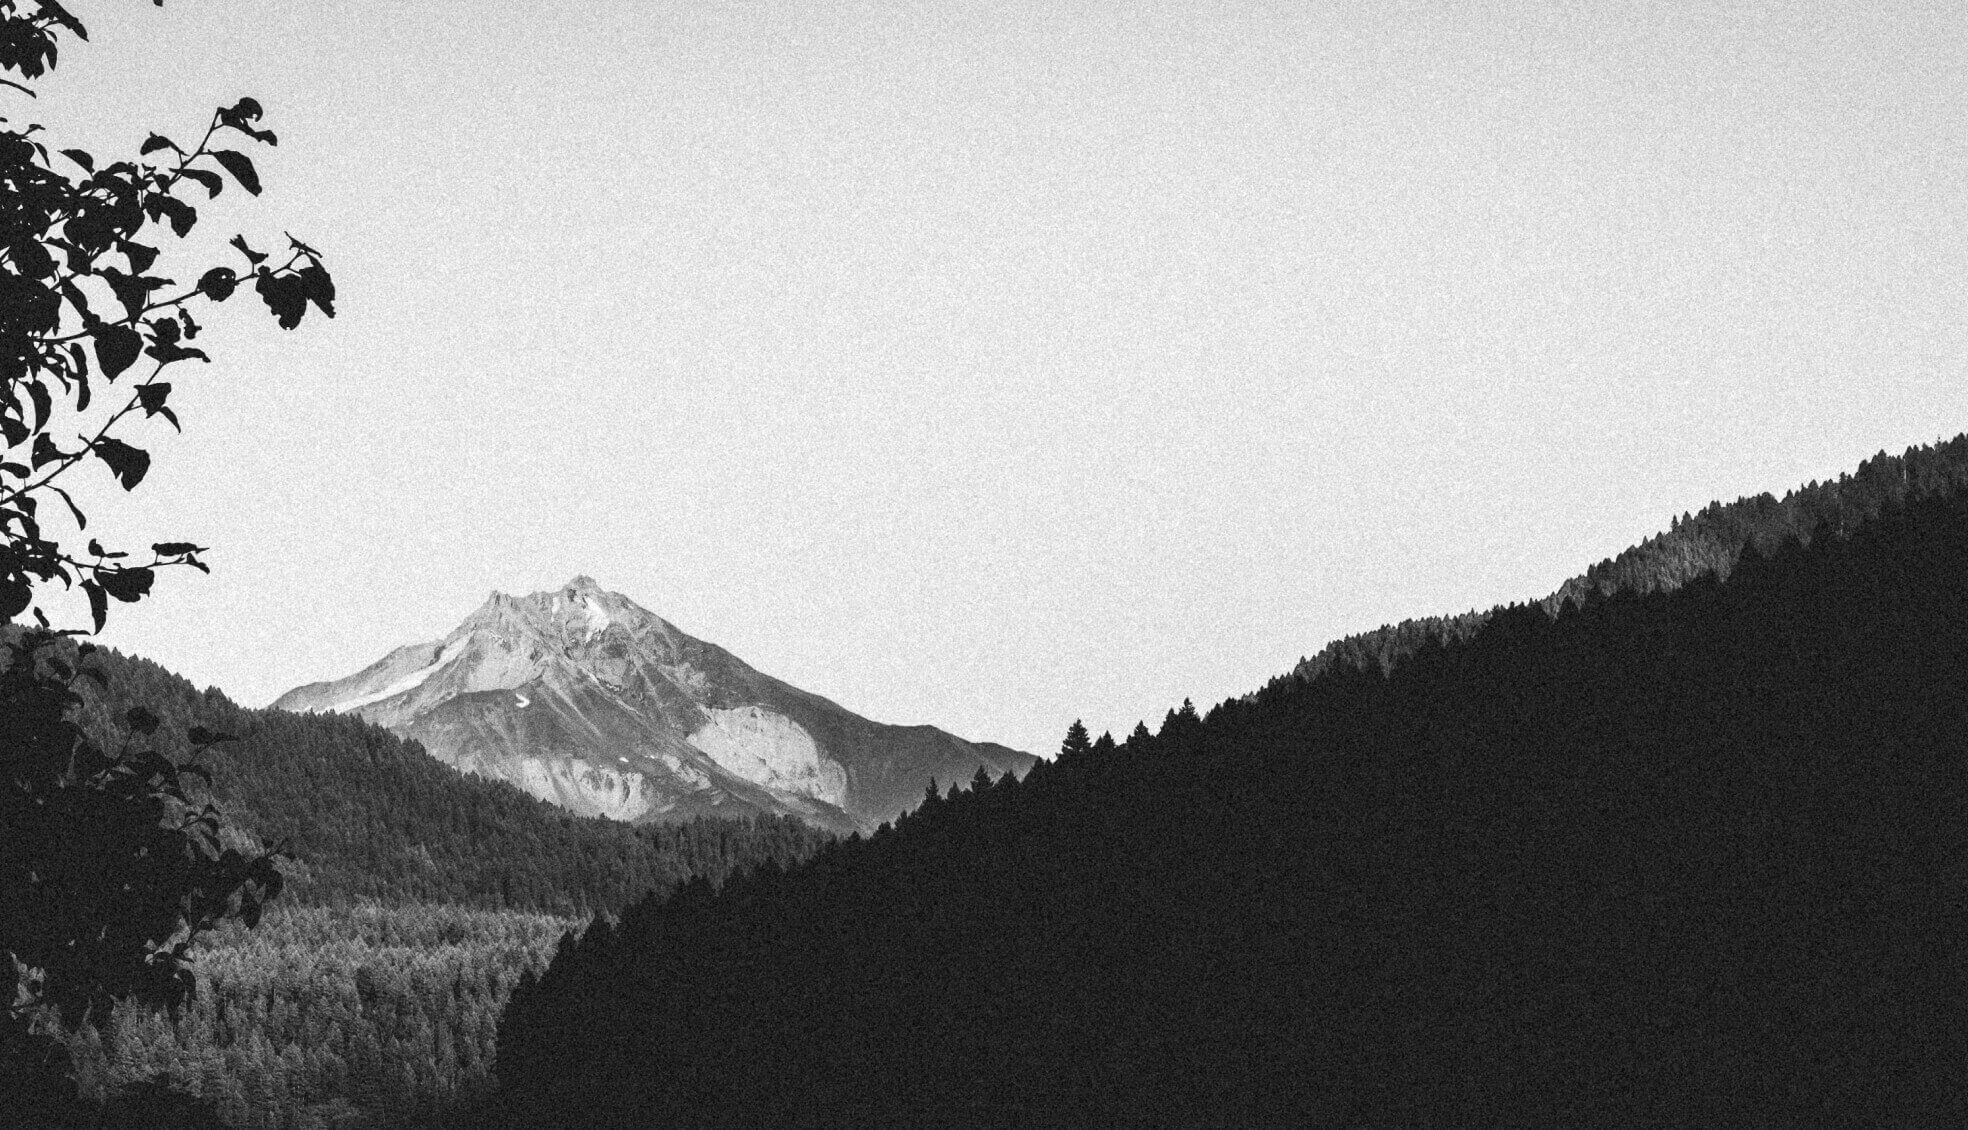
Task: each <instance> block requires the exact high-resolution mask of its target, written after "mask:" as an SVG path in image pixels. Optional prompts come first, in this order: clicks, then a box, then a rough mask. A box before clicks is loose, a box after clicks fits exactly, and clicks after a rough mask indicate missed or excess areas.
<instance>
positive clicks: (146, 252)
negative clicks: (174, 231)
mask: <svg viewBox="0 0 1968 1130" xmlns="http://www.w3.org/2000/svg"><path fill="white" fill-rule="evenodd" d="M164 199H166V200H168V199H170V197H168V196H167V197H165V198H164ZM178 234H179V235H183V234H184V233H183V232H179V233H178ZM123 254H124V255H126V256H128V257H129V260H130V269H131V270H133V271H135V272H136V273H138V274H140V275H141V274H143V273H144V272H145V271H148V270H150V265H151V264H152V263H155V262H157V249H156V248H155V247H146V246H144V245H143V244H141V243H133V242H131V241H129V240H127V239H126V240H124V241H123Z"/></svg>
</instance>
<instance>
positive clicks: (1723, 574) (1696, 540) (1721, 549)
mask: <svg viewBox="0 0 1968 1130" xmlns="http://www.w3.org/2000/svg"><path fill="white" fill-rule="evenodd" d="M1964 488H1968V435H1959V436H1956V437H1955V438H1953V439H1951V440H1947V441H1946V442H1942V443H1935V444H1931V445H1928V446H1925V447H1910V448H1908V449H1907V450H1906V453H1905V454H1903V455H1888V454H1886V453H1885V452H1883V451H1882V452H1880V453H1879V454H1877V455H1875V456H1873V457H1872V458H1871V459H1868V460H1866V461H1865V462H1863V463H1861V464H1859V469H1858V471H1857V473H1855V474H1845V475H1840V476H1839V477H1838V479H1837V481H1835V482H1833V481H1826V482H1823V483H1819V482H1812V483H1810V484H1808V485H1806V486H1803V487H1799V488H1798V489H1796V490H1793V491H1791V492H1789V493H1788V494H1786V495H1784V497H1783V498H1782V499H1781V500H1779V499H1777V498H1776V497H1774V496H1772V495H1771V494H1769V493H1768V492H1767V491H1766V492H1765V493H1763V494H1759V495H1756V496H1755V497H1753V498H1739V499H1737V500H1736V501H1734V502H1730V503H1722V502H1711V503H1709V504H1708V505H1707V506H1706V507H1703V508H1702V510H1701V512H1700V513H1697V514H1683V515H1681V516H1680V517H1679V518H1676V519H1675V520H1674V521H1673V523H1672V524H1671V526H1670V528H1669V529H1668V530H1667V531H1666V532H1665V533H1661V534H1657V535H1655V536H1653V537H1650V538H1648V539H1647V540H1646V541H1643V542H1641V543H1640V544H1639V545H1636V546H1633V547H1631V548H1629V549H1626V550H1624V551H1622V552H1621V553H1620V554H1619V556H1617V557H1611V558H1608V559H1606V560H1604V561H1601V562H1599V563H1598V564H1597V565H1594V566H1592V567H1591V568H1589V569H1587V570H1586V571H1585V573H1584V574H1583V575H1581V576H1577V577H1573V578H1572V579H1570V580H1568V581H1566V582H1565V583H1564V584H1563V585H1561V586H1559V589H1558V591H1557V592H1555V593H1552V594H1551V595H1550V596H1547V597H1545V598H1544V599H1543V600H1541V601H1539V602H1538V604H1539V605H1540V606H1542V607H1543V608H1544V610H1545V611H1546V612H1547V613H1550V614H1552V615H1556V614H1557V611H1558V609H1559V608H1560V607H1561V606H1562V605H1565V604H1570V603H1576V602H1578V601H1580V600H1583V599H1584V598H1585V596H1586V594H1587V593H1592V592H1596V593H1599V594H1600V595H1601V596H1610V595H1611V594H1613V593H1616V592H1633V593H1650V592H1660V591H1663V590H1667V589H1675V588H1679V587H1680V586H1682V585H1684V584H1687V583H1688V582H1689V581H1692V580H1694V579H1695V578H1697V577H1703V576H1711V575H1712V576H1716V577H1720V578H1724V579H1726V578H1727V577H1728V575H1729V570H1730V569H1731V568H1732V567H1733V566H1734V565H1735V563H1736V560H1737V559H1738V558H1739V557H1741V556H1742V553H1743V550H1744V549H1746V548H1753V549H1755V550H1757V551H1758V552H1763V553H1767V552H1769V551H1770V550H1772V549H1774V548H1775V547H1776V546H1778V545H1781V544H1782V543H1783V542H1785V541H1786V540H1788V539H1791V538H1795V539H1797V540H1798V541H1800V542H1802V543H1804V544H1805V545H1809V544H1810V543H1811V539H1812V538H1814V537H1817V536H1818V535H1819V534H1820V532H1829V533H1831V534H1832V535H1833V536H1834V537H1843V536H1845V535H1846V534H1847V533H1849V532H1851V531H1852V530H1853V529H1855V528H1857V527H1858V525H1859V524H1861V523H1863V522H1865V521H1866V520H1868V519H1870V518H1873V517H1875V516H1877V515H1878V514H1879V513H1880V511H1881V510H1882V509H1884V508H1886V507H1889V506H1901V505H1904V504H1906V503H1907V502H1908V501H1911V500H1915V499H1921V498H1929V497H1934V496H1937V495H1946V494H1953V493H1956V492H1958V491H1961V490H1962V489H1964ZM1494 611H1495V610H1492V611H1490V612H1477V611H1470V612H1463V613H1460V614H1457V615H1453V616H1429V617H1423V618H1421V619H1412V620H1403V621H1401V622H1400V623H1399V624H1390V625H1385V626H1383V627H1380V628H1376V629H1375V630H1373V631H1371V632H1362V633H1360V634H1358V635H1352V636H1347V637H1345V638H1343V639H1338V640H1334V641H1333V642H1331V643H1329V644H1327V645H1326V646H1325V647H1324V648H1322V649H1320V651H1319V652H1318V653H1317V654H1316V655H1313V656H1312V657H1311V658H1309V659H1301V660H1299V662H1298V665H1297V666H1296V667H1294V668H1293V669H1292V671H1291V673H1290V674H1288V675H1285V676H1282V677H1281V678H1282V679H1287V680H1288V679H1294V678H1296V679H1313V678H1317V677H1318V676H1320V675H1322V674H1324V673H1325V672H1327V671H1331V670H1333V669H1335V668H1341V667H1351V668H1367V667H1378V668H1380V669H1381V670H1383V671H1386V670H1390V669H1391V668H1392V667H1393V666H1394V664H1396V663H1398V662H1400V661H1401V660H1402V659H1405V658H1406V657H1408V656H1410V655H1413V654H1414V653H1415V652H1417V651H1419V650H1420V649H1421V648H1422V647H1424V646H1426V645H1428V644H1431V643H1444V644H1446V643H1457V642H1461V641H1464V640H1468V639H1469V638H1470V637H1472V636H1474V635H1475V634H1476V632H1477V630H1478V629H1480V628H1481V627H1482V626H1483V625H1484V623H1486V622H1487V621H1488V620H1489V618H1490V617H1491V616H1492V615H1494Z"/></svg>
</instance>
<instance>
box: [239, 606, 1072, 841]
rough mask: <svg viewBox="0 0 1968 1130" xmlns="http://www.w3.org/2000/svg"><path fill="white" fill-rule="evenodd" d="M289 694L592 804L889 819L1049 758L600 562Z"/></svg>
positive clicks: (597, 809) (571, 802)
mask: <svg viewBox="0 0 1968 1130" xmlns="http://www.w3.org/2000/svg"><path fill="white" fill-rule="evenodd" d="M273 705H274V707H275V708H277V709H282V710H295V711H324V712H325V711H333V712H339V713H355V714H359V715H360V716H361V717H363V718H365V719H368V720H369V721H371V722H375V723H376V724H378V725H381V726H386V727H388V728H389V729H390V730H392V731H393V732H395V733H397V734H400V735H402V736H404V737H408V738H415V739H416V740H418V741H420V742H422V743H423V745H424V747H425V748H426V749H428V750H429V751H430V752H431V754H432V755H433V756H435V757H437V758H438V759H439V760H441V761H443V762H445V763H446V764H449V765H453V766H456V767H457V768H459V769H462V770H465V771H467V772H472V773H476V774H479V775H481V776H484V777H490V778H493V779H497V780H505V781H510V782H512V783H513V784H514V785H516V786H518V787H519V788H521V789H522V790H524V791H526V792H528V793H531V794H532V795H534V796H537V797H540V798H542V799H544V800H550V801H553V802H554V803H556V804H559V805H561V806H563V807H565V808H567V809H569V810H571V811H574V812H578V813H582V814H584V815H605V816H611V817H614V818H616V819H620V820H637V821H652V820H666V821H674V820H678V819H683V818H687V817H690V816H700V815H713V816H715V815H733V814H743V813H760V814H767V815H789V816H796V817H799V818H800V819H802V820H806V821H808V822H809V823H812V824H814V825H816V826H819V827H823V828H829V829H835V830H839V831H842V832H846V831H850V830H853V829H854V828H857V827H859V828H862V829H864V830H865V829H872V828H873V827H874V826H875V825H876V824H879V823H880V822H881V821H883V820H886V819H889V818H891V817H893V816H895V815H897V814H898V813H900V812H901V811H903V810H904V809H905V808H906V807H908V806H909V805H911V804H914V803H915V802H916V801H918V800H920V799H921V798H922V795H923V792H924V790H925V789H926V788H927V786H928V785H929V783H930V782H931V781H932V780H941V781H944V782H952V781H959V780H968V779H969V778H970V776H971V775H972V774H973V773H975V772H976V771H977V769H978V767H979V766H980V765H981V766H984V767H986V768H987V769H988V770H989V771H990V772H991V774H992V775H993V776H996V775H999V774H1003V773H1005V772H1007V771H1017V772H1021V773H1022V772H1024V771H1025V770H1027V769H1029V768H1030V767H1031V765H1032V763H1033V762H1035V761H1036V760H1037V759H1036V758H1034V757H1032V756H1031V755H1030V754H1025V753H1020V752H1018V751H1016V750H1012V749H1007V748H1006V747H1004V746H1000V745H991V744H980V743H972V742H966V741H964V740H962V739H961V738H957V737H955V736H953V735H950V734H947V733H944V732H943V731H941V730H938V729H936V728H935V727H933V726H886V725H882V724H880V723H877V722H870V721H869V720H867V719H866V718H862V717H860V716H859V715H856V714H853V713H850V712H849V711H847V710H844V709H842V708H841V707H840V706H838V705H836V704H834V703H832V702H829V701H828V700H826V699H824V698H821V697H820V696H818V695H815V694H810V693H808V692H806V691H803V690H800V689H799V688H797V687H793V686H789V685H787V684H786V683H783V682H780V681H779V680H777V679H774V678H772V677H771V676H769V675H765V674H761V673H760V672H758V671H756V670H754V669H753V668H751V667H750V666H749V665H747V664H746V663H745V662H744V661H743V660H740V659H739V658H738V657H737V656H734V655H732V654H731V653H730V652H728V651H725V650H724V649H723V648H721V647H718V646H717V645H715V644H710V643H706V642H704V641H702V640H698V639H694V638H692V637H690V636H688V635H685V634H684V633H682V632H680V631H678V630H677V629H676V628H675V627H674V626H672V625H671V624H669V623H668V622H667V621H665V620H663V619H662V618H661V617H658V616H656V615H654V614H653V613H650V612H649V611H647V610H645V609H643V608H642V607H640V606H638V605H637V604H636V603H635V602H634V601H631V600H629V599H628V598H626V597H623V596H621V595H620V594H617V593H611V592H606V591H603V590H602V589H601V588H600V587H599V586H598V585H596V584H595V583H594V582H593V581H592V580H590V579H589V578H587V577H576V578H574V579H573V580H572V581H569V582H568V583H567V584H566V585H564V586H562V588H561V589H559V590H557V591H553V592H538V593H534V594H532V595H530V596H525V597H512V596H507V595H505V594H503V593H493V594H492V596H491V597H490V598H489V599H487V600H486V602H485V604H484V605H483V606H482V607H480V608H479V609H478V611H476V612H474V613H472V614H471V616H469V617H467V618H466V619H465V621H464V622H463V623H462V624H460V625H458V627H457V628H456V629H455V630H453V631H452V632H451V634H450V635H448V636H446V637H445V638H444V639H442V640H439V641H435V642H432V643H427V644H412V645H410V646H407V647H400V648H397V649H396V650H394V651H392V652H390V653H389V654H388V655H386V656H384V657H383V658H382V659H380V660H378V661H377V662H376V663H374V664H372V665H371V666H369V667H367V668H364V669H363V670H361V671H359V672H357V673H355V674H353V675H350V676H347V677H346V678H342V679H337V680H334V681H333V682H326V683H310V684H308V685H306V686H303V687H297V688H295V689H294V690H292V691H289V692H287V693H286V694H284V695H282V696H281V697H280V698H279V699H278V700H276V701H275V702H274V704H273Z"/></svg>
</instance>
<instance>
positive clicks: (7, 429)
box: [0, 412, 30, 447]
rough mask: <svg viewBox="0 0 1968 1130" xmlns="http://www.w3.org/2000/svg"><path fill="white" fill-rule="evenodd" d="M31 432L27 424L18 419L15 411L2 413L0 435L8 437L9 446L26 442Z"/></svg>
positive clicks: (0, 415) (0, 416)
mask: <svg viewBox="0 0 1968 1130" xmlns="http://www.w3.org/2000/svg"><path fill="white" fill-rule="evenodd" d="M29 434H30V433H29V432H28V430H27V425H26V424H23V423H21V422H20V420H18V419H16V418H15V416H14V414H13V413H11V412H8V413H4V414H0V435H4V436H6V437H7V446H8V447H18V446H20V445H21V444H23V443H26V442H27V437H28V435H29Z"/></svg>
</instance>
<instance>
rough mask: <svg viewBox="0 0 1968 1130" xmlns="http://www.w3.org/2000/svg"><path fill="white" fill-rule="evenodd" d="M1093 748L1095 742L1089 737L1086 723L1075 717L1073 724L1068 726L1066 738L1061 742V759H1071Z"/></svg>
mask: <svg viewBox="0 0 1968 1130" xmlns="http://www.w3.org/2000/svg"><path fill="white" fill-rule="evenodd" d="M1092 748H1093V743H1092V742H1091V741H1089V740H1088V738H1087V728H1086V723H1084V722H1082V721H1080V720H1079V719H1078V718H1075V719H1073V724H1072V725H1071V726H1068V727H1066V740H1065V741H1063V742H1061V743H1059V759H1060V760H1061V761H1070V760H1073V759H1075V758H1077V757H1079V756H1080V755H1081V754H1084V753H1086V752H1088V751H1089V750H1091V749H1092Z"/></svg>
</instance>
